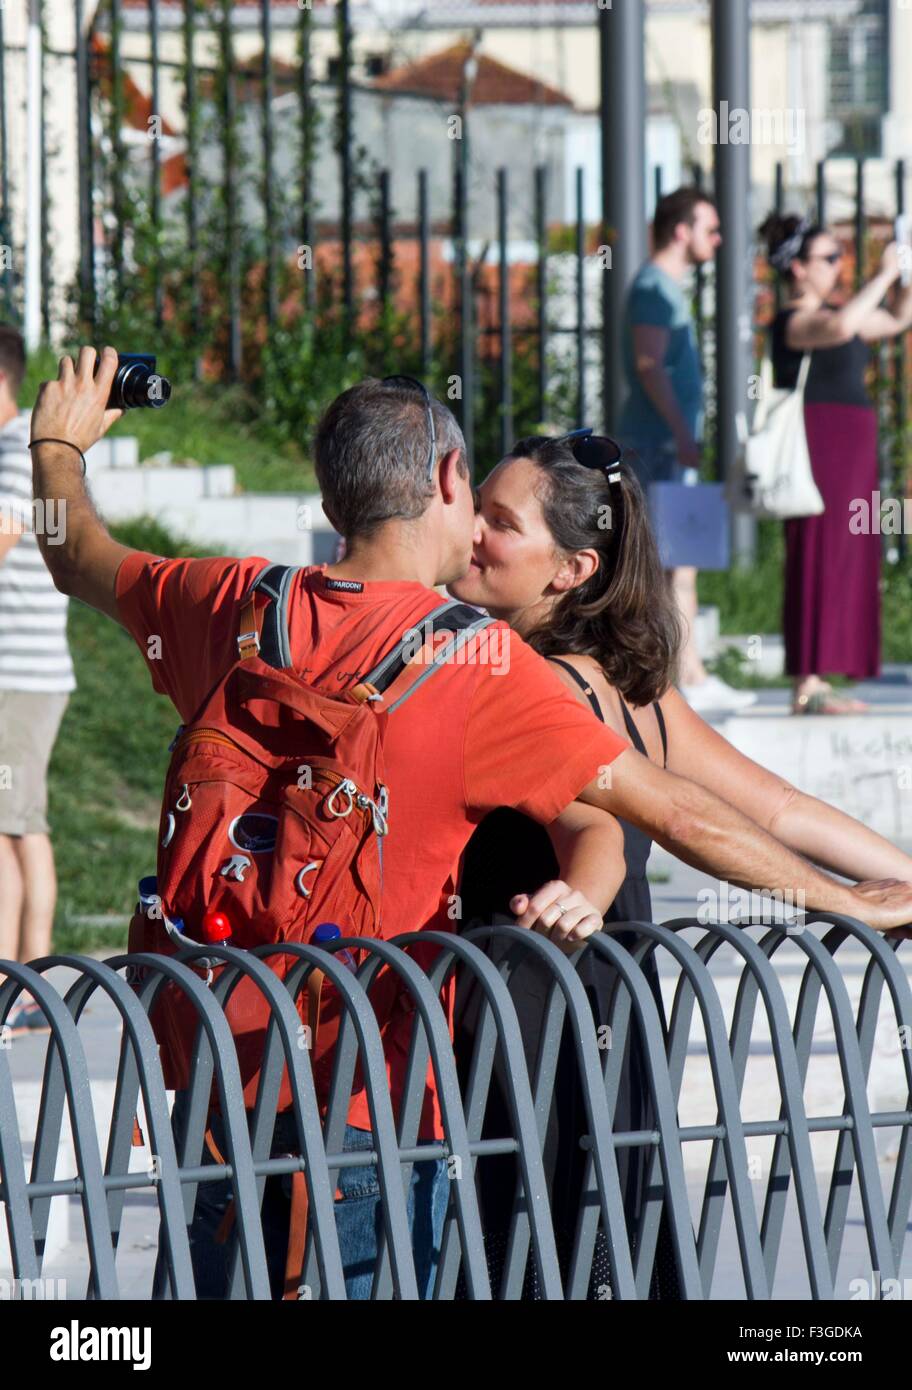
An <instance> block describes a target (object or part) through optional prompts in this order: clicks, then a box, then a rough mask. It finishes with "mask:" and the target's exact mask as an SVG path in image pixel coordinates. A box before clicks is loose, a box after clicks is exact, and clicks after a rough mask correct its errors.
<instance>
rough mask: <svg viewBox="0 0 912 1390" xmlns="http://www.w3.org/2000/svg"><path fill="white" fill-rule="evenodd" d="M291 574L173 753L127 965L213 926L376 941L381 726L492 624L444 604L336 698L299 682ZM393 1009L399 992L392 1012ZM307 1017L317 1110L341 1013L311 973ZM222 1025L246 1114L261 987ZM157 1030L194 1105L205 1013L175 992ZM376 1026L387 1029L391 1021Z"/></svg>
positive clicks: (249, 602)
mask: <svg viewBox="0 0 912 1390" xmlns="http://www.w3.org/2000/svg"><path fill="white" fill-rule="evenodd" d="M296 573H297V571H296V570H294V569H290V568H288V567H285V566H281V565H270V566H267V567H266V568H265V569H264V570H263V571H262V572H261V573H260V574H259V575H258V576H257V578H256V579H255V580H254V583H253V585H252V586H251V588H250V590H249V591H248V593H247V595H246V596H245V598H244V600H243V601H242V608H241V613H240V625H239V635H238V660H237V661H236V662H235V664H234V665H232V667H231V668H230V669H229V670H228V672H227V673H226V674H225V676H224V677H223V678H222V679H221V680H220V681H219V682H218V684H217V685H216V686H215V687H214V689H213V690H212V691H211V692H210V694H209V695H208V696H207V697H206V699H205V700H204V702H203V704H202V706H201V707H200V709H199V710H198V711H197V712H196V714H195V716H194V718H193V720H192V722H191V723H190V724H189V725H187V726H186V727H184V726H181V728H180V729H179V730H178V733H177V736H176V737H175V740H174V742H173V743H172V745H171V751H172V757H171V762H170V765H169V768H168V773H167V778H166V782H165V795H164V802H163V806H162V814H161V822H160V834H159V850H158V873H157V884H156V886H155V895H154V896H153V897H152V899H151V903H152V906H151V907H149V905H148V902H149V900H148V899H147V902H146V905H145V907H144V906H143V905H142V904H141V905H140V906H139V907H138V908H137V912H136V914H135V915H134V918H133V921H132V923H131V930H130V944H129V949H130V950H131V951H152V952H159V953H161V954H163V955H175V954H177V952H179V951H181V950H183V949H185V948H186V947H187V946H199V945H200V944H205V943H206V936H205V934H204V925H205V922H204V919H207V918H208V920H209V921H211V920H212V914H214V913H221V914H222V915H223V917H224V918H226V919H227V923H228V925H229V926H230V928H231V936H230V944H231V945H232V946H235V947H240V948H247V949H249V948H251V947H254V946H259V945H262V944H263V943H268V942H282V941H294V942H303V943H305V944H306V943H307V942H309V941H310V940H311V937H312V935H313V932H314V930H315V929H316V927H317V926H318V925H320V924H321V923H325V922H327V921H329V922H332V923H335V924H337V925H338V926H339V928H340V929H341V934H342V936H344V937H358V936H366V937H372V936H381V935H382V890H383V837H384V835H385V834H386V833H387V828H388V816H389V803H388V791H387V784H386V773H385V768H384V761H383V741H384V733H385V730H386V723H387V720H388V718H389V716H390V714H391V713H392V712H393V710H395V709H397V708H398V707H399V706H400V705H401V704H402V703H403V701H404V700H406V699H408V698H409V696H410V695H411V694H412V693H413V692H414V691H415V690H416V689H417V688H418V686H419V685H421V684H422V683H423V682H424V681H425V680H427V679H428V678H430V677H431V676H433V674H434V672H435V671H436V670H438V669H439V667H440V666H441V665H444V664H445V663H446V662H447V661H448V660H449V659H450V658H451V656H452V655H453V654H454V653H455V651H456V650H457V649H458V648H459V647H461V646H462V645H463V644H464V643H465V642H467V641H468V640H469V639H470V637H472V635H473V634H474V633H476V632H478V631H479V630H480V629H481V628H483V627H485V626H487V625H488V624H489V623H490V622H491V621H492V619H491V618H489V617H487V616H483V615H481V614H479V612H478V610H477V609H474V608H471V607H469V606H468V605H465V604H460V603H458V602H456V601H454V600H449V601H448V602H446V603H443V604H441V605H439V606H438V607H436V608H434V609H433V610H431V611H430V612H429V613H427V614H426V615H425V616H424V617H423V618H422V619H420V620H419V623H418V624H417V625H416V626H415V627H413V628H411V629H410V630H409V631H408V632H406V633H405V634H404V635H403V637H402V639H401V640H400V641H399V642H398V643H397V644H396V646H395V647H394V648H393V649H392V650H391V651H390V652H389V653H388V654H387V655H386V656H385V657H384V658H383V659H382V660H381V661H380V662H379V663H378V664H377V666H376V667H375V668H374V669H373V670H372V671H371V672H370V674H369V675H367V676H365V677H363V678H362V679H361V680H359V681H358V682H357V683H356V684H355V685H354V686H353V687H351V688H350V689H347V690H342V691H340V692H339V693H338V694H333V695H327V694H324V693H323V692H321V691H318V690H315V689H314V688H313V687H312V686H310V685H308V684H307V683H306V682H305V681H303V680H302V679H301V678H300V676H298V675H297V674H295V672H294V669H293V666H292V661H291V652H290V647H289V637H288V600H289V593H290V589H291V583H292V580H293V578H294V575H295V574H296ZM335 582H336V583H338V584H339V585H340V586H341V585H342V584H344V583H348V582H350V581H335ZM263 598H265V600H266V602H265V605H262V607H261V606H260V603H261V600H262V599H263ZM422 632H423V633H424V634H425V641H426V640H428V638H429V637H430V635H431V634H437V633H439V632H447V633H452V634H453V636H452V640H451V641H449V642H446V643H444V644H443V645H441V644H440V643H439V642H438V641H433V646H434V648H435V651H434V656H433V660H430V659H426V660H425V664H424V667H423V670H422V671H421V674H419V675H418V677H417V679H415V680H414V681H413V682H411V684H409V685H408V687H407V689H405V691H404V693H403V694H401V695H399V697H398V698H397V699H396V700H395V701H394V703H393V705H392V706H390V708H389V709H386V708H381V707H379V706H380V705H381V702H382V699H383V693H384V692H385V691H386V690H388V689H389V688H390V686H391V685H392V684H393V682H394V681H395V680H396V679H397V677H398V676H399V675H400V674H401V673H402V672H403V671H404V670H405V668H406V666H407V665H409V663H410V656H411V657H414V656H415V655H416V654H417V652H418V651H419V650H420V649H421V648H422V646H423V643H422V642H420V641H418V640H417V639H418V637H419V635H420V634H421V633H422ZM431 640H433V638H431ZM392 813H393V814H395V808H393V812H392ZM416 925H417V924H416ZM362 954H363V953H361V952H357V953H356V955H357V956H358V957H361V956H362ZM269 964H270V966H271V968H272V970H273V971H274V972H275V974H276V975H277V976H278V977H279V978H280V979H282V978H284V976H285V975H286V974H287V973H288V971H289V970H290V969H291V968H292V966H293V965H294V964H295V962H294V959H293V958H292V957H288V956H280V957H276V958H274V959H273V960H272V961H270V962H269ZM200 968H201V969H202V970H203V972H204V973H205V974H206V976H207V978H208V979H214V978H217V976H218V975H219V974H220V973H221V971H222V970H224V968H225V967H224V965H218V964H217V963H214V962H213V969H212V973H211V975H210V974H209V972H208V971H206V970H205V967H204V966H201V967H200ZM321 988H322V995H321V992H320V991H321ZM397 993H398V991H396V990H394V991H392V994H391V996H390V1009H392V1008H394V1007H395V1002H394V998H393V996H394V995H395V994H397ZM375 1007H376V1005H375ZM298 1012H299V1014H300V1017H301V1021H302V1023H303V1024H304V1025H306V1026H308V1027H309V1029H310V1034H309V1042H310V1047H311V1062H312V1065H313V1067H314V1076H315V1080H316V1084H317V1092H318V1096H319V1097H320V1099H321V1103H322V1102H324V1101H325V1095H326V1091H327V1089H328V1085H329V1080H330V1076H331V1071H332V1048H333V1043H334V1041H335V1038H336V1035H337V1032H338V1026H339V1001H338V998H337V991H336V990H335V989H334V987H333V986H332V985H331V984H330V983H329V982H326V983H324V982H323V977H322V974H321V973H320V972H317V971H313V972H312V974H311V983H310V987H309V988H308V990H306V991H302V992H301V993H300V994H299V996H298ZM226 1013H227V1017H228V1020H229V1024H230V1026H231V1031H232V1034H233V1037H234V1040H235V1044H236V1046H237V1054H238V1061H239V1063H240V1069H241V1078H242V1081H243V1083H244V1103H245V1105H246V1106H247V1107H248V1108H251V1107H252V1106H253V1105H254V1103H255V1099H256V1091H257V1086H258V1084H259V1076H260V1065H261V1061H262V1054H263V1048H264V1044H265V1037H266V1029H267V1025H268V1022H269V1016H270V1014H269V1006H268V1004H267V1003H266V1000H265V999H264V997H263V995H262V994H261V992H260V990H259V989H258V988H257V986H256V985H255V984H254V983H253V981H251V980H249V979H246V978H244V979H242V980H241V981H240V982H239V984H238V985H237V986H236V987H235V989H234V991H233V993H232V994H231V997H230V999H229V1001H228V1004H227V1007H226ZM151 1021H152V1026H153V1029H154V1031H155V1035H156V1039H157V1041H158V1043H159V1045H160V1049H161V1057H162V1065H163V1069H164V1073H165V1084H166V1086H167V1087H168V1088H169V1089H185V1088H186V1087H187V1085H188V1084H189V1058H190V1056H191V1053H192V1047H193V1043H194V1040H195V1038H196V1033H197V1028H198V1016H197V1013H196V1010H195V1009H194V1007H193V1005H192V1004H191V1003H190V1001H189V1000H188V999H187V997H186V996H185V994H184V993H183V991H182V990H181V989H179V988H178V987H177V986H176V985H172V984H168V985H166V986H165V987H164V988H163V990H162V991H161V993H160V994H159V996H158V999H157V1001H156V1004H155V1006H154V1008H153V1010H152V1014H151ZM379 1021H380V1023H381V1026H383V1025H384V1024H385V1022H387V1021H388V1020H385V1019H384V1018H382V1017H381V1018H380V1019H379ZM291 1103H292V1102H291V1090H290V1085H289V1081H288V1075H287V1071H286V1072H283V1080H282V1087H281V1092H280V1096H279V1107H278V1108H279V1110H287V1109H289V1108H290V1107H291ZM213 1104H216V1097H215V1094H214V1093H213Z"/></svg>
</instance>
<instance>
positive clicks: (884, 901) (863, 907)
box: [850, 878, 912, 940]
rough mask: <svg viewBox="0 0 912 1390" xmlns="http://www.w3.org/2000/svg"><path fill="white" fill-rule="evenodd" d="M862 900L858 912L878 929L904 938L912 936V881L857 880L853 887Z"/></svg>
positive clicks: (870, 925) (863, 920)
mask: <svg viewBox="0 0 912 1390" xmlns="http://www.w3.org/2000/svg"><path fill="white" fill-rule="evenodd" d="M850 891H851V892H852V894H853V895H854V896H855V897H856V898H857V899H858V900H859V905H858V908H857V910H856V912H855V914H854V915H855V916H856V917H858V918H860V920H861V921H862V922H866V923H867V924H868V926H869V927H873V928H874V930H875V931H888V932H891V933H892V934H893V935H894V936H899V937H902V938H903V939H904V940H905V939H908V937H910V936H912V931H910V930H909V926H910V923H912V884H910V883H907V882H904V881H903V880H902V879H897V878H880V879H875V880H873V881H867V882H865V883H855V884H853V885H852V888H851V890H850Z"/></svg>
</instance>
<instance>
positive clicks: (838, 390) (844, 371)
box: [770, 305, 873, 406]
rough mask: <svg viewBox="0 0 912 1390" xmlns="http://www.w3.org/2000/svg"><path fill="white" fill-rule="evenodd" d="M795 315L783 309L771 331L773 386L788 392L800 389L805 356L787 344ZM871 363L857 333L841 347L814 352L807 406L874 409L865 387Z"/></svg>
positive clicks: (805, 394) (774, 321) (864, 344)
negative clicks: (799, 375) (796, 387)
mask: <svg viewBox="0 0 912 1390" xmlns="http://www.w3.org/2000/svg"><path fill="white" fill-rule="evenodd" d="M827 307H828V308H830V307H832V306H830V305H828V306H827ZM794 312H795V310H794V309H780V311H779V313H778V314H777V315H776V317H775V319H774V320H773V324H772V328H771V330H770V355H771V357H772V362H773V384H774V385H775V386H777V387H782V388H784V389H787V390H789V391H791V390H793V389H794V387H795V386H796V385H797V382H798V372H799V370H800V368H801V359H802V357H803V356H804V353H803V352H800V351H799V350H798V349H797V348H792V347H789V345H788V343H787V342H786V340H785V331H786V327H787V325H788V321H789V319H790V318H791V316H792V314H794ZM870 360H871V350H870V348H869V347H868V344H867V343H866V342H865V341H864V339H863V338H860V337H859V336H858V334H857V333H856V335H855V337H854V338H851V339H850V340H849V342H847V343H840V344H839V346H838V347H829V348H814V351H813V352H812V353H811V366H810V370H809V371H808V379H807V386H806V387H805V390H804V399H805V400H806V401H807V403H808V405H824V404H831V405H867V406H870V405H872V404H873V402H872V400H871V397H870V396H869V395H868V390H867V387H866V386H865V371H866V370H867V366H868V363H869V362H870Z"/></svg>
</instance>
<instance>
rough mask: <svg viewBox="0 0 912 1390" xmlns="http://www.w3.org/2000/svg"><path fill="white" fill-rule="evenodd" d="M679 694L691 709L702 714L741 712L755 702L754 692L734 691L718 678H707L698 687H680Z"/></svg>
mask: <svg viewBox="0 0 912 1390" xmlns="http://www.w3.org/2000/svg"><path fill="white" fill-rule="evenodd" d="M680 689H681V694H682V695H683V696H684V699H685V700H686V701H687V703H688V704H689V705H690V707H691V709H693V710H696V711H697V713H698V714H702V713H703V711H704V710H742V709H747V708H748V706H749V705H753V704H755V703H756V700H757V692H756V691H755V690H735V688H734V686H731V685H727V684H726V683H725V681H723V680H720V679H719V677H718V676H707V677H706V680H705V681H701V682H700V684H699V685H682V686H681V687H680Z"/></svg>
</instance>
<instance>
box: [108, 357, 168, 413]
mask: <svg viewBox="0 0 912 1390" xmlns="http://www.w3.org/2000/svg"><path fill="white" fill-rule="evenodd" d="M114 393H115V394H116V395H117V396H118V398H119V400H120V401H121V402H122V405H121V409H123V410H134V409H137V408H138V407H141V406H145V407H147V408H150V409H153V410H157V409H160V408H161V407H162V406H163V405H164V404H165V402H166V401H167V400H168V398H169V396H170V395H171V383H170V381H168V380H167V378H165V377H163V376H159V375H158V373H157V372H152V371H150V370H149V368H148V367H147V366H146V365H145V363H142V362H134V363H131V364H130V365H129V366H125V367H123V368H121V370H120V371H119V372H118V373H117V376H116V377H115V379H114Z"/></svg>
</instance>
